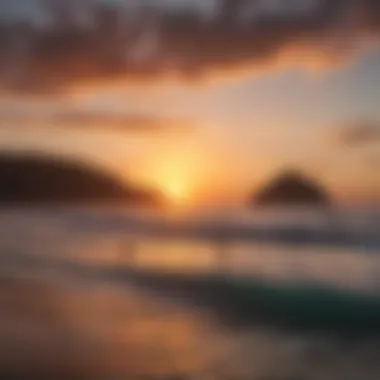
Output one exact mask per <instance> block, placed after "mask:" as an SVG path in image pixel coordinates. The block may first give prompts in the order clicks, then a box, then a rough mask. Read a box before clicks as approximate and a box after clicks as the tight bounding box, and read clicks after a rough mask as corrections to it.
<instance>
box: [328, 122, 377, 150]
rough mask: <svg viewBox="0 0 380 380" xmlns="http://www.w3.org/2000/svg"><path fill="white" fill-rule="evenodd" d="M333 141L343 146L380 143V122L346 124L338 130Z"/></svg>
mask: <svg viewBox="0 0 380 380" xmlns="http://www.w3.org/2000/svg"><path fill="white" fill-rule="evenodd" d="M334 141H335V142H336V143H337V144H338V145H340V146H344V147H359V146H363V145H368V144H372V143H380V124H376V123H369V122H362V123H356V124H349V125H346V126H344V127H341V128H340V129H339V130H338V132H337V133H336V136H335V140H334Z"/></svg>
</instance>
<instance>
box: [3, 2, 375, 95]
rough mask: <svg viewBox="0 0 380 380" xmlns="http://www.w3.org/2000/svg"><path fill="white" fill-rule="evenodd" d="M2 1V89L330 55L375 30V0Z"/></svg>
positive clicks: (201, 72) (187, 74)
mask: <svg viewBox="0 0 380 380" xmlns="http://www.w3.org/2000/svg"><path fill="white" fill-rule="evenodd" d="M16 3H17V4H18V6H16V5H15V4H16ZM7 4H8V0H2V1H0V11H1V10H3V12H0V15H1V14H2V18H1V21H0V90H2V91H3V92H9V91H17V92H27V93H30V92H51V91H52V92H58V91H64V90H70V89H72V88H73V87H75V86H79V85H86V84H89V83H90V84H93V83H96V84H98V85H103V84H107V83H110V82H115V81H116V82H117V83H119V84H120V85H122V84H123V83H124V81H125V82H126V83H128V81H132V80H134V81H145V80H154V79H157V78H165V77H173V76H175V77H180V78H182V79H187V80H193V79H194V78H203V77H208V76H209V75H211V74H213V73H216V72H219V71H230V72H240V71H241V70H242V69H246V68H247V67H255V66H262V65H266V64H269V63H270V64H271V66H273V65H272V63H273V62H280V63H281V60H282V59H283V58H284V59H285V60H294V61H301V62H304V61H309V62H311V63H312V64H313V62H314V61H316V60H317V61H326V62H330V61H331V62H336V61H339V60H340V59H342V58H343V59H347V57H348V56H351V54H353V53H354V52H355V51H356V50H357V49H358V48H359V47H362V46H365V45H366V44H368V43H369V42H373V41H377V39H378V37H379V35H380V3H379V1H378V0H334V1H331V0H271V1H269V0H204V1H196V0H155V1H150V2H149V3H148V2H144V1H141V0H118V1H116V0H114V1H113V2H110V1H108V2H105V1H100V0H98V1H95V0H75V1H74V0H41V1H38V0H35V1H34V2H33V1H32V0H29V1H18V2H12V4H13V8H12V9H13V10H12V12H11V14H10V12H9V11H8V12H5V11H6V10H7V9H10V7H9V4H8V5H7ZM26 4H28V6H27V5H26ZM31 4H34V7H32V6H31ZM149 4H150V5H149ZM32 8H33V12H32ZM289 57H290V58H289Z"/></svg>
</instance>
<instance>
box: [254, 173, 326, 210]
mask: <svg viewBox="0 0 380 380" xmlns="http://www.w3.org/2000/svg"><path fill="white" fill-rule="evenodd" d="M250 203H251V204H254V205H257V206H280V207H293V206H304V207H309V206H311V207H327V206H329V205H330V198H329V196H328V194H327V191H326V190H325V189H324V187H323V186H322V185H321V184H320V183H319V182H317V181H316V180H312V179H311V178H308V177H307V176H305V175H304V174H302V173H300V172H298V171H295V170H286V171H283V172H281V173H280V174H279V175H277V176H276V177H274V179H272V180H271V181H269V182H268V184H267V185H265V186H264V187H263V188H262V189H261V190H259V191H258V192H257V193H256V194H255V195H254V196H253V197H252V199H251V200H250Z"/></svg>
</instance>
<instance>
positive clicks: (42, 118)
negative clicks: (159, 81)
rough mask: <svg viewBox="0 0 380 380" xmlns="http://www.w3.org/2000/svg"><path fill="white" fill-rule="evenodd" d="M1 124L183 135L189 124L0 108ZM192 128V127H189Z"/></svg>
mask: <svg viewBox="0 0 380 380" xmlns="http://www.w3.org/2000/svg"><path fill="white" fill-rule="evenodd" d="M0 124H1V125H2V126H5V127H7V126H8V127H14V126H17V127H26V128H40V127H42V128H46V127H48V128H71V127H72V128H77V129H89V130H94V129H100V130H102V129H107V130H117V131H126V132H143V133H147V132H149V133H155V132H161V131H162V132H165V133H166V132H168V131H184V130H186V129H187V128H189V127H190V125H191V123H190V122H189V121H186V120H179V119H178V120H177V119H170V118H165V117H159V116H155V115H148V114H138V113H136V114H131V113H125V112H120V111H114V110H101V111H98V110H93V109H86V108H84V109H72V108H63V109H58V110H52V109H50V110H45V111H44V110H41V109H38V108H35V107H33V106H32V107H30V108H26V109H25V108H24V109H23V108H21V107H20V106H15V107H14V108H0ZM192 127H193V125H192Z"/></svg>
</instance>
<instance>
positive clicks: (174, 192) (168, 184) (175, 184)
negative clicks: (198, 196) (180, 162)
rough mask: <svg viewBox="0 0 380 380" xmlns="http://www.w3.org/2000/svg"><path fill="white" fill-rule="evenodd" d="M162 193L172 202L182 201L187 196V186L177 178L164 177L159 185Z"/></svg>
mask: <svg viewBox="0 0 380 380" xmlns="http://www.w3.org/2000/svg"><path fill="white" fill-rule="evenodd" d="M161 188H162V191H163V193H164V195H165V196H166V197H167V198H168V199H169V200H170V201H171V202H173V203H176V204H179V203H184V202H185V201H186V200H187V199H188V197H189V191H188V186H187V184H186V183H185V182H184V181H181V180H179V179H178V178H172V179H166V180H165V181H164V182H163V183H162V185H161Z"/></svg>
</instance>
